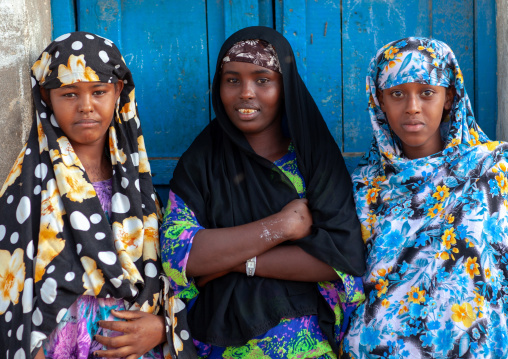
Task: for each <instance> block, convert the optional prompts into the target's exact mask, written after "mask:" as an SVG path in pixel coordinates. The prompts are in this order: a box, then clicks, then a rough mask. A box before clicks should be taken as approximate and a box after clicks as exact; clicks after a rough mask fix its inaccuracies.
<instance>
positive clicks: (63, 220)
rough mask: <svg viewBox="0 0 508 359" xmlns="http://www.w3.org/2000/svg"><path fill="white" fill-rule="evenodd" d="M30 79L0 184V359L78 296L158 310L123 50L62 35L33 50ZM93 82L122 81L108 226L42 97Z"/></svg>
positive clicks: (145, 172)
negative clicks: (19, 143) (29, 118)
mask: <svg viewBox="0 0 508 359" xmlns="http://www.w3.org/2000/svg"><path fill="white" fill-rule="evenodd" d="M31 80H32V95H33V99H34V104H35V110H36V113H35V116H34V121H33V124H32V129H31V132H30V135H29V138H28V141H27V143H26V144H25V146H24V147H23V149H22V151H21V153H20V155H19V156H18V159H17V160H16V163H15V164H14V167H13V168H12V170H11V172H10V173H9V175H8V176H7V179H6V181H5V183H4V185H3V187H2V188H1V190H0V291H1V293H2V294H1V295H0V332H1V333H2V334H1V335H0V357H6V352H9V353H10V357H20V358H21V357H23V358H24V357H30V353H31V352H32V354H33V355H35V353H37V351H38V350H39V347H40V345H41V343H42V340H44V339H46V338H47V337H48V336H49V335H50V333H51V332H52V331H53V330H54V328H55V327H56V326H57V324H58V323H59V322H60V320H61V319H62V317H63V315H64V314H65V313H66V311H67V309H68V308H69V307H70V306H71V305H72V303H73V302H74V301H75V300H76V299H77V298H78V296H80V295H91V296H96V297H100V298H107V297H114V298H123V299H125V301H126V305H127V307H128V308H129V309H139V310H142V311H146V312H149V313H157V312H158V311H159V310H160V309H161V299H162V296H163V293H162V283H161V281H160V280H161V279H160V278H159V274H160V272H161V265H160V259H159V240H158V224H159V219H160V209H159V204H158V201H157V199H156V195H155V193H154V188H153V185H152V178H151V175H150V166H149V163H148V157H147V155H146V151H145V144H144V140H143V135H142V132H141V128H140V123H139V118H138V116H137V109H136V100H135V96H134V91H135V89H134V82H133V80H132V75H131V72H130V71H129V69H128V68H127V65H126V64H125V62H124V60H123V58H122V55H121V54H120V52H119V51H118V49H117V47H116V46H115V45H114V44H113V43H112V42H111V41H109V40H107V39H104V38H102V37H100V36H98V35H95V34H90V33H85V32H73V33H69V34H65V35H62V36H60V37H59V38H57V39H55V41H53V42H52V43H51V44H50V45H49V46H48V47H47V48H46V49H45V50H44V52H43V53H42V54H41V56H40V57H39V59H38V60H37V61H36V63H35V64H34V65H33V67H32V73H31ZM95 81H100V82H106V83H108V82H109V83H116V82H118V81H123V82H124V84H125V85H124V87H123V90H122V92H121V94H120V98H119V99H118V101H117V103H116V109H115V114H114V116H113V117H114V118H112V119H111V120H112V121H111V125H110V127H109V131H108V133H109V140H108V141H106V149H105V150H106V152H108V153H109V157H110V158H111V162H112V166H113V178H112V187H113V188H112V203H111V213H109V216H110V219H111V223H112V225H111V224H110V222H109V220H108V218H107V216H106V214H105V213H104V211H103V210H102V207H101V204H100V201H99V198H98V197H97V194H96V192H95V190H94V187H93V186H92V184H91V183H90V180H89V178H88V176H87V174H86V172H85V169H84V167H83V165H82V163H81V162H80V160H79V158H78V157H77V156H76V153H75V152H74V149H73V148H72V145H71V143H70V141H69V139H68V138H67V136H66V134H65V133H64V132H63V131H62V129H61V128H60V127H59V126H58V123H57V121H56V120H55V117H54V114H53V111H52V109H51V108H50V106H48V105H47V104H46V103H45V102H44V101H43V100H42V96H41V87H44V88H46V89H53V88H59V87H61V86H64V85H68V84H72V83H76V82H95ZM8 288H10V289H9V290H8V291H6V289H8ZM6 293H8V294H9V295H7V296H6V295H5V294H6Z"/></svg>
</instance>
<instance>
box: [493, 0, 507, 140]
mask: <svg viewBox="0 0 508 359" xmlns="http://www.w3.org/2000/svg"><path fill="white" fill-rule="evenodd" d="M496 7H497V10H496V26H497V103H498V105H497V113H498V116H497V139H498V140H502V141H508V62H507V61H506V59H508V0H496Z"/></svg>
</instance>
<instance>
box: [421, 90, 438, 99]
mask: <svg viewBox="0 0 508 359" xmlns="http://www.w3.org/2000/svg"><path fill="white" fill-rule="evenodd" d="M434 93H435V92H434V91H433V90H425V91H423V92H422V95H423V96H425V97H430V96H432V95H434Z"/></svg>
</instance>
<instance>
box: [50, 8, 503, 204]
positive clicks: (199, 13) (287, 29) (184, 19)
mask: <svg viewBox="0 0 508 359" xmlns="http://www.w3.org/2000/svg"><path fill="white" fill-rule="evenodd" d="M51 5H52V14H53V29H54V32H53V35H54V37H57V36H59V35H61V34H62V33H65V32H69V31H74V30H84V31H90V32H95V33H97V34H99V35H102V36H105V37H108V38H110V39H111V40H113V41H114V42H115V43H116V44H117V45H118V46H119V48H120V51H121V52H122V54H123V56H124V58H125V61H126V62H127V65H128V66H129V68H130V69H131V70H132V73H133V76H134V81H135V82H136V97H137V101H138V106H139V113H140V119H141V122H142V125H143V131H144V134H145V139H146V146H147V151H148V154H149V156H150V162H151V165H152V173H153V176H154V183H155V184H156V185H157V187H158V189H159V191H160V192H162V193H163V197H165V198H167V191H168V189H167V185H168V183H169V180H170V179H171V176H172V173H173V169H174V166H175V165H176V162H177V161H178V158H179V156H180V155H181V154H182V153H183V152H184V151H185V149H186V148H187V147H188V146H189V145H190V143H191V142H192V140H193V139H194V138H195V136H196V135H197V134H198V133H199V132H200V131H201V130H202V129H203V128H204V127H205V126H206V124H207V123H209V121H210V120H211V119H213V117H214V114H213V109H212V108H211V97H210V95H211V94H210V85H211V83H212V80H213V75H214V71H215V64H216V61H217V54H218V52H219V49H220V47H221V45H222V43H223V41H224V40H225V39H226V38H227V37H228V36H229V35H231V34H232V33H233V32H235V31H237V30H239V29H241V28H243V27H246V26H253V25H263V26H269V27H273V28H275V29H277V30H278V31H279V32H281V33H282V34H284V36H285V37H286V38H287V39H288V41H289V42H290V43H291V45H292V47H293V50H294V52H295V55H296V59H297V66H298V69H299V72H300V74H301V76H302V78H303V79H304V81H305V82H306V84H307V86H308V88H309V91H310V93H311V94H312V96H313V97H314V100H315V101H316V103H317V105H318V107H319V108H320V110H321V112H322V114H323V117H324V118H325V121H326V123H327V124H328V127H329V129H330V131H331V133H332V135H333V137H334V138H335V140H336V142H337V143H338V145H339V146H340V147H341V149H342V150H343V154H344V157H345V159H346V164H347V165H348V169H349V170H350V171H351V170H352V169H353V168H354V166H355V165H356V163H357V162H358V160H359V159H360V157H361V156H362V154H363V153H364V152H365V151H366V150H367V149H368V147H369V145H370V142H371V138H372V131H371V125H370V119H369V116H368V112H367V110H366V106H367V100H366V95H365V76H366V71H367V66H368V64H369V61H370V59H371V58H372V56H374V54H375V51H376V50H377V49H378V48H380V47H381V46H383V45H385V44H386V43H387V42H389V41H392V40H396V39H399V38H402V37H407V36H427V37H429V36H430V37H434V38H437V39H440V40H443V41H445V42H446V43H448V44H449V45H450V47H451V48H452V49H453V50H454V52H455V54H456V56H457V58H458V60H459V63H460V65H461V68H462V71H463V74H464V78H465V81H466V88H467V89H468V94H469V97H470V99H471V103H472V104H473V107H474V110H475V114H476V118H477V120H478V122H479V124H480V126H481V127H482V128H483V129H484V130H485V132H486V133H487V134H488V135H489V136H490V137H491V138H495V129H496V119H497V92H496V86H497V83H496V66H497V62H496V34H495V31H496V25H495V14H496V9H495V0H482V1H479V0H457V1H451V2H450V1H446V0H405V1H398V2H393V1H386V0H373V1H366V0H342V1H337V0H336V1H333V0H241V1H236V0H235V1H231V0H186V1H179V0H52V1H51Z"/></svg>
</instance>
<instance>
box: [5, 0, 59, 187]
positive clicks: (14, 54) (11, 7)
mask: <svg viewBox="0 0 508 359" xmlns="http://www.w3.org/2000/svg"><path fill="white" fill-rule="evenodd" d="M0 19H1V20H0V108H1V109H2V111H0V128H1V130H0V187H1V185H2V184H3V182H4V180H5V178H6V177H7V174H8V173H9V171H10V169H11V166H12V165H13V164H14V161H15V160H16V157H17V156H18V154H19V151H20V150H21V147H23V144H24V142H25V141H26V139H27V137H28V132H29V131H30V125H31V123H32V114H33V106H32V98H31V81H30V67H31V66H32V64H33V63H34V61H35V60H36V59H37V57H38V56H39V54H40V53H41V52H42V50H44V48H45V47H46V46H47V45H48V44H49V42H50V40H51V3H50V0H0Z"/></svg>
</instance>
